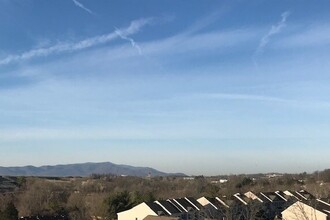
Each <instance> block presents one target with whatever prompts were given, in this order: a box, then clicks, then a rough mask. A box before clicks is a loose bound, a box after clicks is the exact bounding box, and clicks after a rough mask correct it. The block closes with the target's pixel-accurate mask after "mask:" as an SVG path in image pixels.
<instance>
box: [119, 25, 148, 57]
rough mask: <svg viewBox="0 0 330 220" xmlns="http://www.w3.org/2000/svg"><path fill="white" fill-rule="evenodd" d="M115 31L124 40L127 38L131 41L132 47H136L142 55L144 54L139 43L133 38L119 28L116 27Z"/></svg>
mask: <svg viewBox="0 0 330 220" xmlns="http://www.w3.org/2000/svg"><path fill="white" fill-rule="evenodd" d="M115 33H116V34H117V35H118V36H119V37H120V38H121V39H123V40H127V41H129V42H130V43H131V45H132V47H134V48H136V49H137V51H138V52H139V54H140V55H142V50H141V48H140V47H139V45H137V44H136V42H135V41H134V39H133V38H131V37H127V36H125V35H124V34H123V33H122V32H121V31H120V30H119V29H118V28H116V27H115Z"/></svg>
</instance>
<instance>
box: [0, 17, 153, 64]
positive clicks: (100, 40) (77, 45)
mask: <svg viewBox="0 0 330 220" xmlns="http://www.w3.org/2000/svg"><path fill="white" fill-rule="evenodd" d="M152 22H153V19H152V18H145V19H139V20H134V21H132V22H131V24H130V25H129V26H128V27H126V28H122V29H121V30H120V34H121V35H122V36H123V37H125V38H127V39H130V38H128V37H127V36H129V35H132V34H135V33H137V32H139V31H140V30H141V28H142V27H144V26H146V25H148V24H151V23H152ZM117 32H118V31H117V30H116V31H114V32H111V33H109V34H104V35H99V36H95V37H91V38H87V39H85V40H81V41H78V42H69V43H68V42H64V43H63V42H62V43H57V44H55V45H52V46H50V47H45V48H38V49H32V50H29V51H25V52H23V53H21V54H12V55H8V56H6V57H4V58H2V59H1V58H0V66H1V65H7V64H10V63H17V62H20V61H25V60H30V59H33V58H37V57H47V56H50V55H53V54H62V53H70V52H75V51H80V50H83V49H86V48H90V47H93V46H97V45H101V44H105V43H108V42H110V41H113V40H115V39H116V38H118V37H121V36H120V35H118V33H117ZM131 44H132V45H135V46H134V47H135V48H139V47H138V46H137V45H136V44H135V42H134V41H133V43H132V41H131ZM140 50H141V49H140Z"/></svg>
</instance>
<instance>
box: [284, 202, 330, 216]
mask: <svg viewBox="0 0 330 220" xmlns="http://www.w3.org/2000/svg"><path fill="white" fill-rule="evenodd" d="M282 219H283V220H307V219H308V220H330V204H329V203H327V202H325V201H323V200H320V199H313V200H309V201H305V200H304V201H297V202H295V203H293V204H292V205H291V206H289V207H288V208H287V209H285V210H284V211H283V212H282Z"/></svg>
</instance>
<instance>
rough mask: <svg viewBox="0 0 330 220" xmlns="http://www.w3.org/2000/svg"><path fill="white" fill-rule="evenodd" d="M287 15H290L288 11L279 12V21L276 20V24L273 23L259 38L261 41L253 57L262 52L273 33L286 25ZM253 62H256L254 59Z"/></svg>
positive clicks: (276, 32) (278, 31)
mask: <svg viewBox="0 0 330 220" xmlns="http://www.w3.org/2000/svg"><path fill="white" fill-rule="evenodd" d="M289 15H290V12H289V11H286V12H283V13H282V14H281V18H282V19H281V21H280V22H278V23H277V24H276V25H273V26H272V27H271V29H270V30H269V31H268V33H267V34H266V35H264V36H263V37H262V38H261V41H260V43H259V45H258V47H257V49H256V51H255V53H254V59H256V58H257V56H258V55H260V54H262V53H263V52H264V48H265V47H266V46H267V44H268V43H269V41H270V39H271V37H272V36H273V35H275V34H278V33H280V32H281V31H282V29H283V28H284V27H285V26H286V20H287V18H288V17H289ZM255 64H256V60H255Z"/></svg>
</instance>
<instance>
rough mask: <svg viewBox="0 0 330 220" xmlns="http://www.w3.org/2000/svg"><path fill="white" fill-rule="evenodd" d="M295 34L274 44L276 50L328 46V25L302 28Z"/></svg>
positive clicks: (329, 31)
mask: <svg viewBox="0 0 330 220" xmlns="http://www.w3.org/2000/svg"><path fill="white" fill-rule="evenodd" d="M302 28H303V29H299V30H298V31H297V32H296V33H294V34H292V35H290V36H287V37H285V38H283V39H281V40H279V41H277V42H276V45H274V47H276V48H279V47H280V48H290V49H291V48H295V47H304V48H307V47H320V46H327V45H329V44H330V38H329V36H330V25H328V24H323V23H322V24H313V25H311V26H309V27H306V26H303V27H302Z"/></svg>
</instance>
